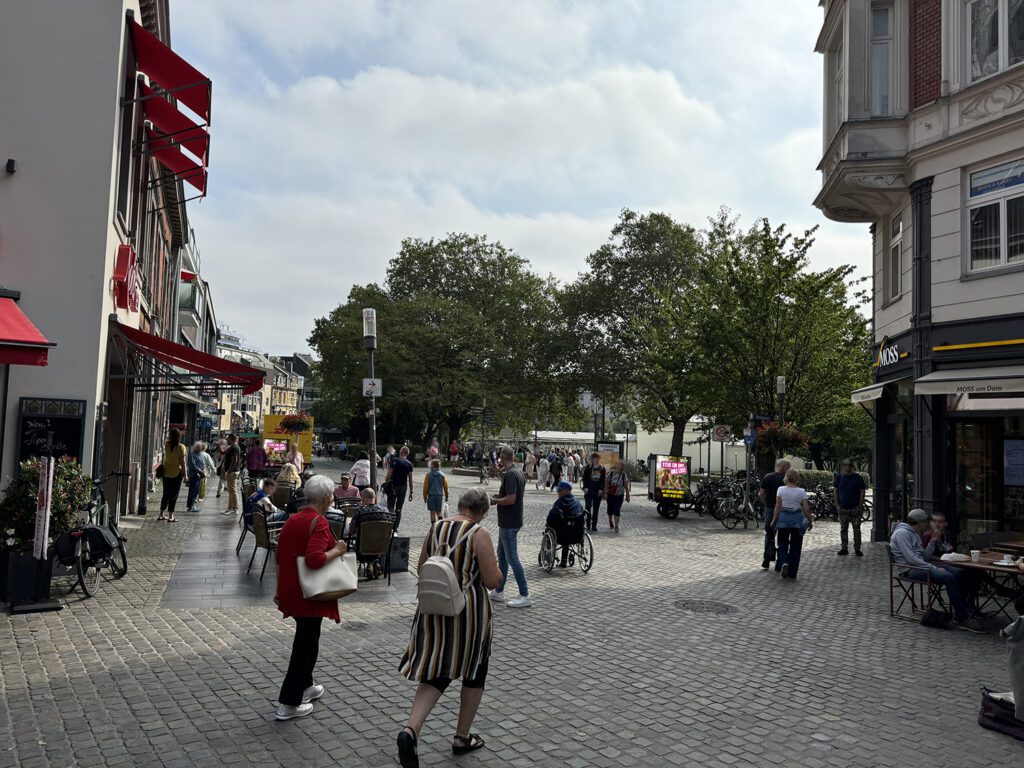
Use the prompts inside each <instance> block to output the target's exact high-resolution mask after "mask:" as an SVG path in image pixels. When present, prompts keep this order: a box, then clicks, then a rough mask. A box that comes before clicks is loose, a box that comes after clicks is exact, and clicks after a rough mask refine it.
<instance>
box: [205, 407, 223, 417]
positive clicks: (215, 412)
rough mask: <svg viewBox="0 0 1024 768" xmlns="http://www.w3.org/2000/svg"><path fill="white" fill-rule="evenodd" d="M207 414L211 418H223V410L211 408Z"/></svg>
mask: <svg viewBox="0 0 1024 768" xmlns="http://www.w3.org/2000/svg"><path fill="white" fill-rule="evenodd" d="M208 413H209V414H210V415H211V416H223V415H224V409H223V408H211V409H210V410H209V411H208Z"/></svg>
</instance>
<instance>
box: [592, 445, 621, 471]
mask: <svg viewBox="0 0 1024 768" xmlns="http://www.w3.org/2000/svg"><path fill="white" fill-rule="evenodd" d="M594 452H595V453H597V454H598V456H600V459H599V461H600V463H601V464H602V465H604V467H606V468H607V469H611V468H612V465H614V464H615V462H616V461H618V460H619V459H621V458H622V443H598V444H597V445H596V446H595V448H594Z"/></svg>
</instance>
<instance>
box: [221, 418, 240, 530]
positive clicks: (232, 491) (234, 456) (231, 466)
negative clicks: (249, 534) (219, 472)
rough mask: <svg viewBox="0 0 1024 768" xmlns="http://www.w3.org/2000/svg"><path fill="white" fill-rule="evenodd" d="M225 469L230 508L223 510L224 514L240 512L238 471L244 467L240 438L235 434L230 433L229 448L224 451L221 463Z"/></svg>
mask: <svg viewBox="0 0 1024 768" xmlns="http://www.w3.org/2000/svg"><path fill="white" fill-rule="evenodd" d="M221 467H223V469H224V483H225V485H227V487H228V508H227V509H225V510H224V511H223V512H221V514H222V515H237V514H238V508H239V507H238V472H239V470H240V469H241V468H242V451H241V449H240V448H239V447H238V438H237V437H235V436H234V435H233V434H231V435H228V449H227V451H226V452H225V453H224V461H223V463H222V464H221Z"/></svg>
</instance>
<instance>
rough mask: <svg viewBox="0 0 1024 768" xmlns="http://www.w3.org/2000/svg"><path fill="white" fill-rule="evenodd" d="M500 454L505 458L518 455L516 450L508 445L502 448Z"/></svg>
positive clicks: (512, 457)
mask: <svg viewBox="0 0 1024 768" xmlns="http://www.w3.org/2000/svg"><path fill="white" fill-rule="evenodd" d="M499 455H500V456H501V458H503V459H514V458H515V457H516V452H515V451H513V450H512V449H511V448H509V447H508V446H507V445H506V446H505V447H504V448H502V449H501V453H500V454H499Z"/></svg>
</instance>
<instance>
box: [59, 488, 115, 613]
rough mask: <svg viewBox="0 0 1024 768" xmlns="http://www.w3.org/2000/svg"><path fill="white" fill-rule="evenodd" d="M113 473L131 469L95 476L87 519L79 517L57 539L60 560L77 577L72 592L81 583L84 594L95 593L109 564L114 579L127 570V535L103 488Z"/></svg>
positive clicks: (86, 595) (90, 595)
mask: <svg viewBox="0 0 1024 768" xmlns="http://www.w3.org/2000/svg"><path fill="white" fill-rule="evenodd" d="M112 477H128V473H127V472H111V473H110V474H108V475H107V476H106V477H105V478H96V479H94V480H93V487H92V498H91V500H90V502H89V507H88V509H86V510H84V512H85V515H86V520H84V521H83V520H81V519H80V520H79V524H78V525H76V526H75V527H74V528H72V529H71V530H69V531H66V532H65V533H62V534H61V535H60V536H58V537H57V540H56V542H54V553H55V556H56V559H57V561H58V562H60V564H61V565H63V566H65V567H66V568H73V569H74V574H75V579H76V581H75V584H74V585H73V586H72V587H71V589H70V590H68V593H69V594H70V593H71V592H73V591H74V590H75V588H76V587H81V589H82V594H83V595H84V596H85V597H93V596H95V594H96V593H97V592H98V591H99V588H100V576H101V575H102V572H103V569H104V568H109V569H110V572H111V574H112V575H113V576H114V578H115V579H120V578H123V577H124V575H125V574H127V573H128V551H127V549H126V548H125V542H126V541H127V539H126V538H125V537H124V536H122V535H121V533H120V532H119V531H118V529H117V524H116V522H115V521H114V516H113V515H112V514H111V512H110V506H109V504H107V498H106V495H105V494H104V492H103V483H105V482H106V481H107V480H110V479H111V478H112Z"/></svg>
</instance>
